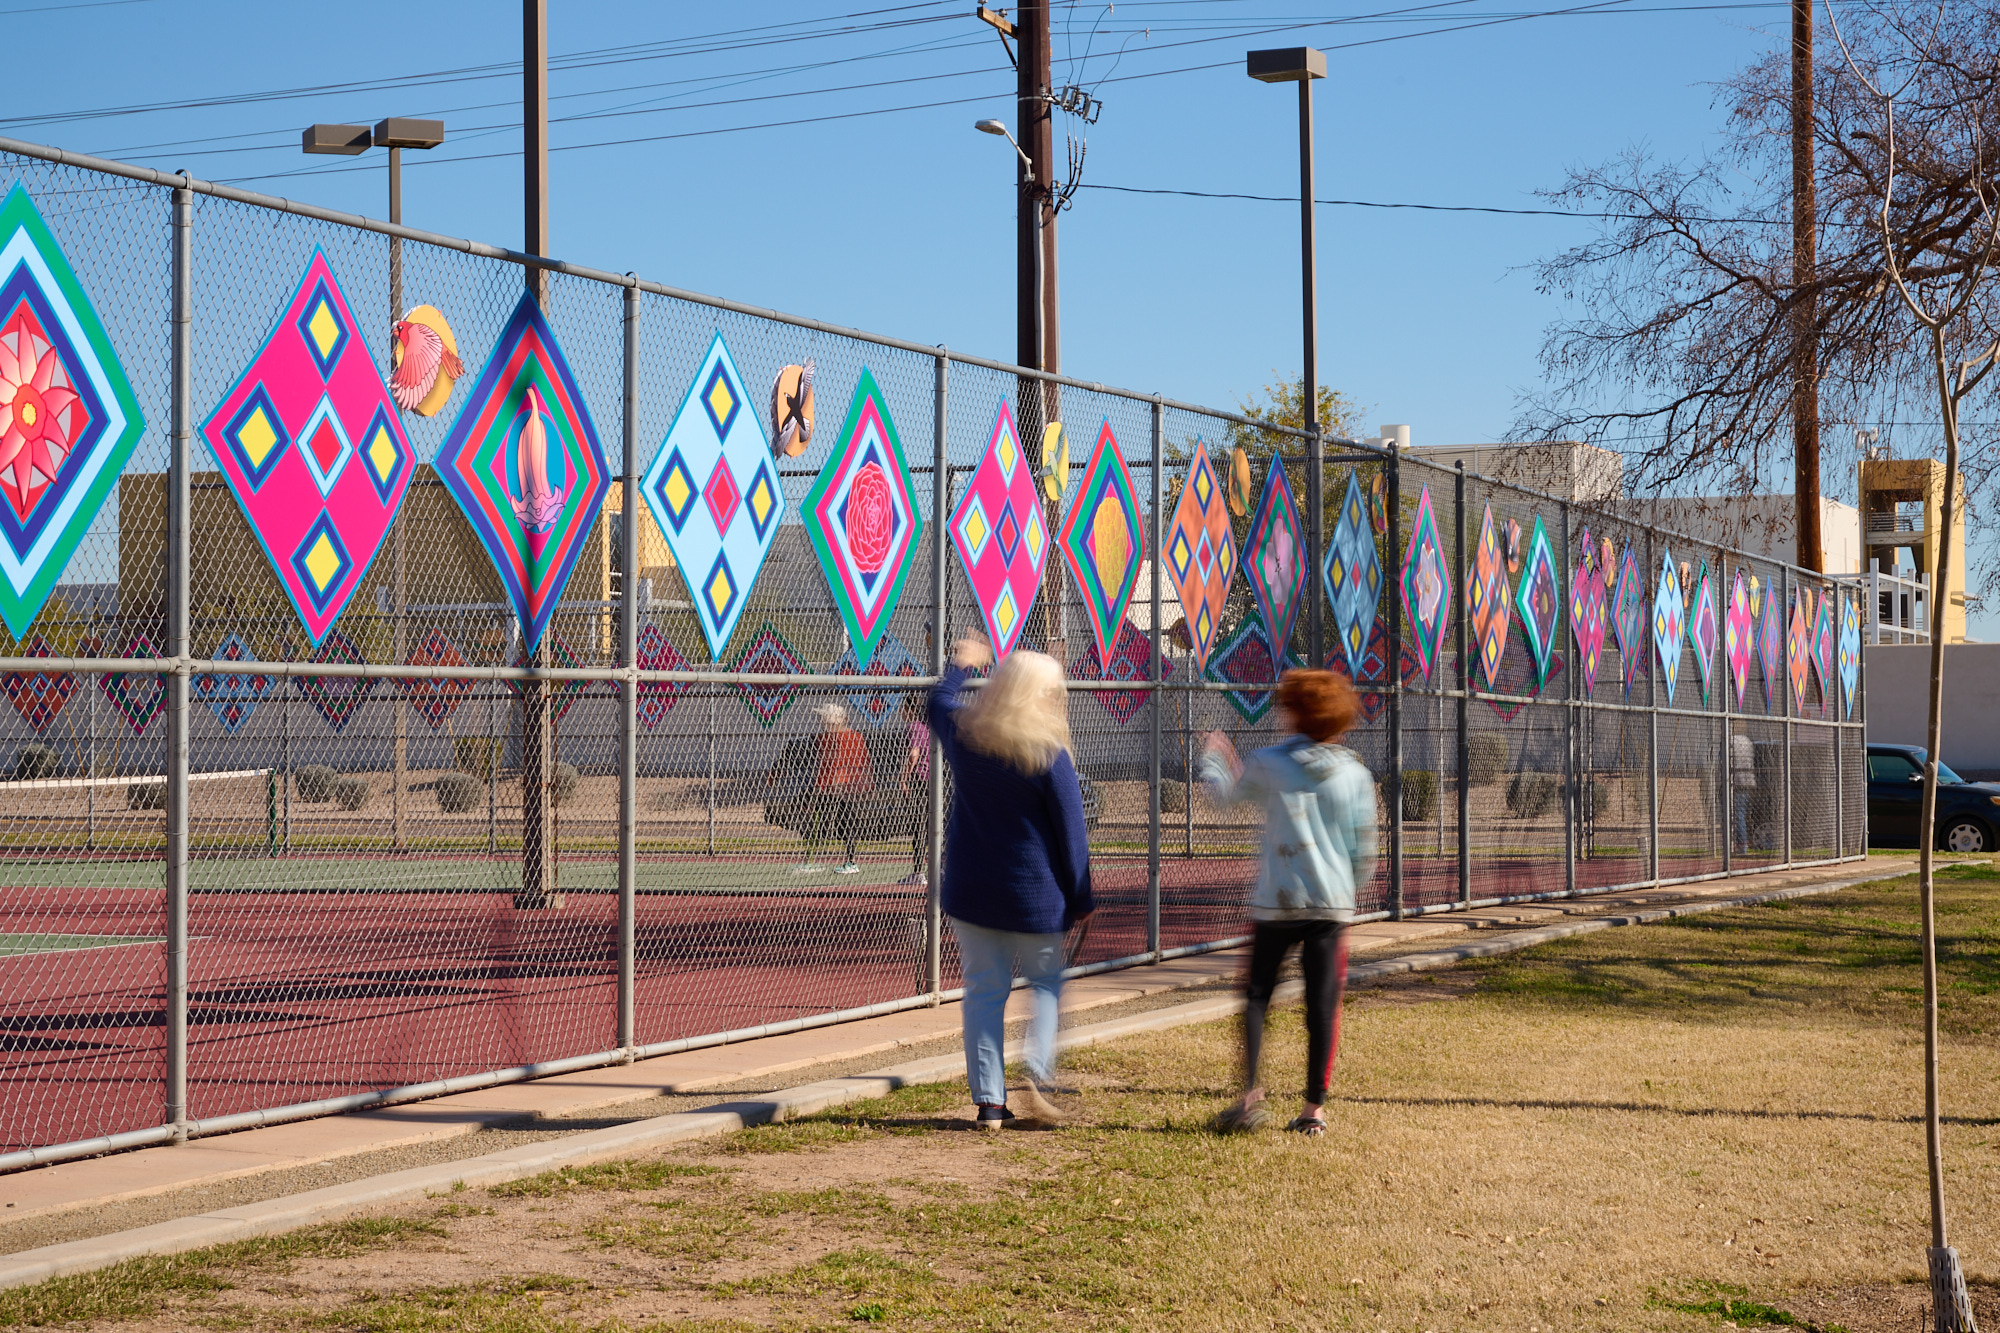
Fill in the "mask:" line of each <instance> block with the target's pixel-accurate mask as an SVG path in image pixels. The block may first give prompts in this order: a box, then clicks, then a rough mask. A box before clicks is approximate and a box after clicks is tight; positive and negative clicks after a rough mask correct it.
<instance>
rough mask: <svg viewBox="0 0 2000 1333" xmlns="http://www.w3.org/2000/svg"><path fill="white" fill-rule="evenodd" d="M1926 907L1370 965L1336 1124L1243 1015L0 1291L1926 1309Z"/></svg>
mask: <svg viewBox="0 0 2000 1333" xmlns="http://www.w3.org/2000/svg"><path fill="white" fill-rule="evenodd" d="M1996 889H2000V876H1996V875H1995V874H1994V873H1993V872H1992V871H1989V870H1983V869H1956V870H1951V871H1948V872H1946V873H1945V874H1944V875H1943V876H1942V877H1941V888H1940V929H1941V934H1942V941H1943V963H1942V965H1943V973H1944V978H1945V984H1946V991H1945V997H1946V1006H1947V1008H1946V1018H1945V1030H1946V1042H1945V1048H1944V1068H1945V1090H1946V1091H1945V1097H1946V1110H1947V1113H1948V1115H1949V1116H1950V1123H1949V1124H1948V1125H1947V1127H1946V1131H1945V1152H1946V1160H1947V1165H1948V1169H1949V1180H1948V1185H1947V1189H1948V1196H1949V1198H1950V1200H1951V1203H1952V1206H1953V1209H1954V1212H1953V1218H1952V1220H1953V1227H1954V1230H1953V1241H1954V1243H1955V1244H1957V1245H1958V1247H1959V1248H1960V1251H1961V1253H1962V1254H1963V1256H1964V1259H1965V1263H1966V1266H1967V1269H1968V1272H1969V1275H1970V1276H1971V1277H1972V1278H1973V1279H1974V1281H1975V1282H1976V1283H1981V1284H1987V1283H1988V1282H1989V1280H1990V1278H1991V1277H1992V1276H1995V1275H2000V1222H1996V1221H1995V1218H1996V1216H2000V1051H1996V1049H1995V1047H1996V1043H1995V1040H1994V1038H1995V1035H1996V1033H2000V895H1996V892H1995V890H1996ZM1914 900H1915V891H1914V882H1913V881H1910V880H1902V881H1895V882H1892V883H1888V884H1882V885H1872V886H1865V887H1862V888H1859V889H1852V890H1848V891H1845V892H1842V893H1840V894H1836V895H1829V896H1826V897H1816V898H1806V899H1796V900H1790V901H1787V902H1782V903H1774V904H1769V905H1766V906H1762V907H1757V908H1750V909H1742V910H1737V911H1731V912H1718V913H1712V914H1709V915H1704V916H1697V917H1692V918H1688V919H1685V920H1681V921H1676V922H1672V923H1665V924H1661V925H1656V926H1648V927H1641V928H1631V929H1620V930H1612V931H1602V932H1598V933H1596V934H1591V935H1585V936H1581V937H1578V938H1576V939H1574V940H1569V941H1564V942H1561V943H1558V944H1554V945H1548V946H1544V947H1541V948H1538V949H1535V950H1532V951H1529V952H1526V953H1522V954H1517V955H1513V956H1510V957H1507V958H1501V959H1495V960H1488V961H1484V962H1478V963H1470V964H1466V965H1463V966H1461V967H1459V968H1457V969H1454V970H1453V971H1451V972H1448V973H1436V974H1429V975H1424V976H1417V977H1411V978H1406V979H1404V980H1402V981H1399V982H1397V983H1395V984H1393V985H1389V986H1383V987H1374V988H1368V989H1365V990H1361V991H1358V992H1356V993H1355V994H1354V995H1353V996H1352V997H1351V999H1350V1004H1349V1009H1348V1013H1347V1026H1346V1032H1345V1037H1344V1046H1343V1049H1342V1053H1341V1064H1340V1069H1339V1072H1338V1074H1337V1076H1336V1080H1335V1094H1334V1099H1333V1101H1332V1102H1331V1104H1330V1105H1329V1107H1328V1115H1329V1119H1330V1120H1331V1121H1332V1122H1333V1125H1334V1132H1333V1133H1331V1134H1330V1135H1329V1136H1328V1137H1326V1138H1324V1139H1322V1140H1319V1141H1317V1142H1310V1141H1305V1140H1300V1139H1297V1138H1295V1137H1293V1136H1289V1135H1285V1134H1282V1133H1278V1132H1270V1133H1265V1134H1261V1135H1256V1136H1251V1137H1243V1138H1218V1137H1216V1136H1215V1135H1213V1134H1211V1133H1209V1132H1208V1130H1207V1129H1206V1125H1207V1122H1208V1119H1209V1117H1210V1116H1212V1115H1213V1114H1214V1112H1215V1111H1216V1110H1218V1109H1219V1108H1220V1107H1221V1106H1222V1105H1223V1104H1224V1102H1225V1099H1226V1096H1227V1093H1228V1090H1229V1085H1230V1083H1231V1081H1232V1078H1233V1065H1234V1058H1235V1051H1236V1037H1235V1028H1234V1025H1233V1024H1232V1023H1217V1024H1210V1025H1205V1026H1200V1027H1190V1028H1183V1029H1178V1030H1174V1031H1169V1032H1162V1033H1157V1034H1150V1035H1146V1036H1141V1037H1135V1038H1131V1039H1128V1040H1125V1041H1121V1042H1119V1043H1116V1044H1113V1045H1111V1046H1107V1047H1101V1048H1093V1049H1090V1050H1087V1051H1083V1052H1079V1053H1078V1054H1077V1055H1076V1056H1075V1057H1074V1058H1073V1059H1071V1060H1070V1061H1069V1063H1068V1065H1067V1067H1066V1073H1065V1076H1064V1077H1065V1078H1066V1079H1068V1080H1069V1081H1071V1082H1073V1083H1074V1084H1075V1085H1076V1091H1075V1093H1074V1094H1073V1095H1072V1096H1071V1097H1070V1098H1069V1101H1070V1102H1071V1104H1072V1105H1073V1106H1074V1107H1075V1108H1076V1110H1077V1113H1078V1114H1077V1121H1078V1123H1076V1124H1074V1125H1072V1126H1071V1127H1070V1128H1068V1129H1065V1130H1063V1131H1061V1132H1058V1133H1040V1134H1036V1133H1008V1134H1004V1135H982V1134H977V1133H974V1132H971V1131H970V1130H967V1129H964V1128H962V1123H963V1122H962V1121H961V1120H960V1117H961V1116H962V1115H964V1114H965V1112H966V1108H965V1107H964V1095H965V1094H964V1089H963V1085H962V1084H961V1085H956V1086H952V1085H944V1086H938V1087H930V1088H917V1089H910V1090H908V1091H906V1092H904V1093H901V1094H899V1095H897V1096H895V1097H891V1098H888V1099H885V1100H883V1101H880V1102H874V1103H869V1104H867V1105H865V1106H857V1107H850V1108H848V1109H846V1110H845V1111H844V1112H842V1113H839V1114H833V1115H826V1116H820V1117H815V1118H812V1119H809V1120H803V1121H798V1122H794V1123H791V1124H787V1125H779V1126H772V1127H767V1128H763V1129H756V1130H749V1131H745V1132H744V1133H742V1134H738V1135H735V1136H732V1137H730V1138H728V1139H722V1140H713V1141H708V1142H705V1143H702V1144H699V1145H695V1146H692V1147H688V1148H684V1149H679V1150H676V1151H673V1152H669V1153H664V1154H661V1155H658V1156H655V1157H651V1158H647V1159H644V1160H642V1161H638V1162H629V1163H612V1164H608V1165H605V1166H598V1167H591V1168H584V1169H579V1170H572V1171H566V1172H562V1173H558V1174H555V1175H552V1176H544V1177H538V1178H536V1179H533V1180H528V1181H522V1182H518V1183H516V1184H514V1185H511V1186H507V1187H503V1188H499V1189H494V1190H491V1191H477V1190H469V1191H463V1192H460V1193H456V1194H453V1195H451V1196H449V1197H448V1198H442V1199H434V1200H432V1201H430V1202H428V1203H426V1204H424V1205H420V1206H412V1207H409V1208H406V1209H403V1210H401V1211H400V1214H399V1215H397V1216H393V1217H389V1218H385V1219H377V1220H371V1221H368V1222H357V1223H347V1224H343V1225H340V1226H334V1227H326V1228H319V1229H316V1230H313V1231H309V1232H304V1233H300V1234H299V1235H296V1236H291V1237H284V1238H279V1239H275V1240H271V1241H262V1242H254V1243H248V1244H244V1245H238V1246H229V1247H222V1248H220V1249H217V1250H213V1251H206V1252H203V1253H201V1254H197V1255H191V1256H181V1257H178V1258H174V1259H157V1260H143V1261H135V1262H133V1263H129V1264H125V1265H121V1266H120V1267H118V1268H115V1269H110V1270H106V1271H105V1272H102V1273H98V1274H91V1275H85V1276H81V1277H75V1278H67V1279H61V1280H58V1281H55V1282H51V1283H45V1284H43V1285H41V1286H39V1287H34V1288H25V1289H21V1290H17V1291H11V1292H0V1324H17V1325H18V1324H44V1323H60V1322H90V1323H94V1324H96V1325H98V1326H101V1327H118V1326H121V1325H122V1326H126V1327H129V1328H131V1329H132V1330H133V1331H134V1333H138V1331H139V1330H141V1329H143V1330H146V1331H147V1333H150V1331H151V1330H154V1329H167V1328H189V1327H202V1328H231V1329H250V1330H281V1329H282V1330H291V1329H335V1328H338V1329H343V1330H347V1329H352V1330H365V1331H367V1333H375V1331H377V1330H380V1331H381V1333H403V1331H405V1330H409V1331H413V1333H414V1331H417V1330H423V1331H428V1330H433V1329H436V1330H443V1329H453V1330H473V1331H474V1333H516V1331H517V1330H519V1331H523V1333H528V1331H540V1330H571V1329H576V1330H584V1329H607V1330H608V1329H619V1328H630V1329H641V1328H649V1327H658V1328H676V1329H697V1330H706V1329H736V1328H784V1329H830V1328H849V1327H854V1326H856V1325H868V1324H880V1325H883V1326H886V1327H897V1328H937V1329H1015V1328H1036V1327H1050V1328H1057V1327H1061V1328H1069V1327H1086V1328H1093V1329H1107V1330H1110V1329H1125V1328H1130V1329H1172V1330H1206V1329H1246V1330H1247V1329H1322V1328H1333V1329H1354V1330H1369V1331H1373V1330H1384V1331H1386V1330H1397V1331H1399V1333H1424V1331H1425V1330H1431V1331H1432V1333H1445V1331H1446V1330H1474V1329H1476V1330H1499V1329H1507V1330H1516V1331H1522V1330H1525V1331H1527V1333H1537V1331H1538V1330H1558V1329H1560V1330H1570V1329H1588V1330H1626V1329H1631V1330H1684V1329H1687V1330H1692V1329H1701V1330H1708V1329H1720V1328H1725V1327H1731V1326H1735V1327H1743V1328H1749V1327H1762V1326H1785V1327H1796V1328H1817V1329H1822V1330H1828V1331H1829V1333H1830V1330H1833V1329H1835V1328H1843V1327H1844V1328H1846V1329H1849V1330H1852V1333H1866V1331H1867V1330H1873V1329H1877V1328H1879V1329H1883V1330H1887V1329H1891V1328H1894V1329H1896V1330H1899V1331H1900V1330H1915V1329H1916V1328H1917V1326H1918V1324H1917V1317H1916V1314H1915V1309H1916V1307H1917V1305H1918V1304H1920V1303H1921V1300H1922V1296H1921V1289H1920V1288H1919V1287H1918V1286H1917V1285H1914V1284H1916V1283H1917V1282H1918V1281H1919V1279H1920V1277H1921V1273H1922V1262H1923V1254H1924V1246H1925V1244H1926V1243H1927V1233H1926V1222H1925V1207H1926V1204H1925V1187H1924V1177H1923V1167H1922V1162H1923V1157H1922V1131H1921V1127H1920V1125H1919V1124H1918V1123H1916V1121H1915V1119H1914V1116H1915V1115H1916V1113H1917V1111H1918V1110H1919V1108H1920V1104H1921V1100H1920V1099H1921V1087H1922V1083H1921V1060H1920V1052H1921V1042H1920V1039H1919V1036H1918V1032H1917V1028H1916V1013H1917V1004H1918V999H1919V994H1920V992H1919V985H1920V980H1919V974H1918V967H1917V950H1916V942H1915V940H1916V931H1915V912H1914ZM1275 1022H1276V1032H1275V1039H1274V1041H1273V1042H1272V1044H1271V1047H1270V1056H1269V1058H1270V1060H1271V1062H1272V1063H1271V1066H1270V1069H1269V1073H1270V1075H1271V1083H1272V1086H1273V1088H1274V1090H1276V1089H1289V1088H1295V1087H1296V1086H1297V1085H1298V1083H1299V1081H1300V1075H1299V1071H1300V1067H1301V1065H1302V1062H1303V1043H1302V1040H1301V1033H1300V1030H1299V1025H1298V1022H1297V1017H1296V1014H1295V1012H1290V1011H1287V1012H1283V1013H1280V1014H1279V1015H1277V1016H1276V1020H1275ZM1295 1098H1296V1093H1288V1094H1286V1095H1285V1096H1284V1097H1283V1098H1280V1101H1279V1105H1280V1108H1281V1109H1285V1110H1286V1113H1287V1115H1289V1113H1290V1112H1289V1106H1290V1104H1291V1103H1292V1102H1293V1101H1294V1100H1295ZM1992 1294H1993V1292H1992V1289H1991V1287H1990V1286H1986V1285H1983V1286H1982V1288H1981V1291H1980V1295H1979V1300H1980V1302H1981V1305H1982V1309H1981V1315H1982V1317H1983V1318H1984V1319H1986V1320H1987V1321H1988V1322H1992V1321H1993V1319H1994V1315H1995V1314H2000V1311H1994V1312H1991V1313H1989V1311H1988V1310H1987V1309H1986V1308H1984V1307H1985V1305H1986V1302H1987V1299H1988V1298H1989V1297H1990V1296H1991V1295H1992Z"/></svg>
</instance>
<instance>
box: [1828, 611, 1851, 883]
mask: <svg viewBox="0 0 2000 1333" xmlns="http://www.w3.org/2000/svg"><path fill="white" fill-rule="evenodd" d="M1831 591H1832V593H1833V612H1834V614H1833V637H1834V642H1835V643H1836V644H1838V643H1839V642H1840V626H1841V624H1842V616H1843V614H1844V613H1845V608H1844V607H1843V606H1842V605H1841V602H1842V594H1841V591H1840V585H1839V584H1838V583H1836V584H1834V585H1833V587H1832V589H1831ZM1835 651H1836V656H1835V659H1834V660H1835V662H1836V663H1838V661H1839V657H1838V649H1836V650H1835ZM1832 693H1833V859H1834V860H1836V861H1838V860H1840V858H1842V857H1843V856H1846V855H1847V790H1846V788H1847V784H1846V783H1845V782H1843V781H1842V780H1841V779H1842V776H1843V775H1842V771H1841V770H1842V767H1843V759H1844V755H1843V751H1845V750H1846V749H1847V733H1846V730H1845V729H1844V728H1843V727H1842V726H1841V713H1840V704H1841V698H1840V670H1839V667H1838V666H1837V665H1836V667H1835V668H1834V686H1833V691H1832Z"/></svg>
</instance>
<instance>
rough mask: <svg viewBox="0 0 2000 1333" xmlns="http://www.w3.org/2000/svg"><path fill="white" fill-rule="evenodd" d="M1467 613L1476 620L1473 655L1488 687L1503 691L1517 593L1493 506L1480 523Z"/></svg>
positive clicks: (1466, 604)
mask: <svg viewBox="0 0 2000 1333" xmlns="http://www.w3.org/2000/svg"><path fill="white" fill-rule="evenodd" d="M1465 608H1466V614H1467V615H1469V616H1471V617H1472V645H1473V654H1474V657H1475V659H1476V660H1477V661H1478V663H1479V669H1480V671H1481V672H1482V673H1484V674H1485V677H1486V688H1487V689H1489V690H1497V689H1499V688H1500V662H1501V659H1502V658H1504V657H1506V655H1507V630H1508V628H1509V626H1511V625H1512V624H1513V620H1514V590H1513V587H1512V586H1511V585H1510V584H1509V583H1508V582H1507V559H1506V556H1505V555H1504V554H1503V553H1502V552H1501V549H1500V529H1499V528H1498V527H1497V526H1496V525H1495V524H1494V522H1493V506H1492V505H1488V506H1486V512H1485V515H1484V516H1483V517H1482V518H1481V519H1480V520H1479V540H1478V544H1477V545H1475V546H1474V547H1473V553H1472V573H1471V575H1470V577H1469V578H1468V579H1467V581H1466V585H1465Z"/></svg>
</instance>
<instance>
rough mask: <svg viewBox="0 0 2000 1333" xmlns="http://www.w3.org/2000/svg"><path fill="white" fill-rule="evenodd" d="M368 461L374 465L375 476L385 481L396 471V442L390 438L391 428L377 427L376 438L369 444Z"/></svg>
mask: <svg viewBox="0 0 2000 1333" xmlns="http://www.w3.org/2000/svg"><path fill="white" fill-rule="evenodd" d="M368 461H369V462H370V463H371V464H373V465H374V468H375V475H376V476H378V477H380V478H381V479H382V480H383V481H387V480H389V478H390V477H391V476H392V475H393V474H394V473H395V471H396V442H395V441H394V440H392V439H390V438H389V428H388V427H386V426H377V427H376V428H375V438H374V439H372V440H370V441H369V442H368Z"/></svg>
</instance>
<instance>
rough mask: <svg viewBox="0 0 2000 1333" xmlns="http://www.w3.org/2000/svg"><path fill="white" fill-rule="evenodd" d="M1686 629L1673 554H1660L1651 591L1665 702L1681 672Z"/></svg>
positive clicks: (1654, 639) (1654, 633) (1654, 630)
mask: <svg viewBox="0 0 2000 1333" xmlns="http://www.w3.org/2000/svg"><path fill="white" fill-rule="evenodd" d="M1686 631H1687V608H1686V604H1685V602H1684V600H1683V599H1682V597H1681V576H1680V573H1679V572H1678V571H1677V570H1676V569H1675V568H1674V553H1673V552H1672V551H1664V552H1662V553H1661V556H1660V586H1659V588H1658V589H1657V590H1656V591H1655V592H1654V593H1653V647H1654V649H1655V650H1656V651H1657V652H1658V653H1659V655H1660V675H1661V678H1662V679H1663V680H1664V681H1665V683H1666V687H1667V702H1668V703H1672V702H1673V701H1674V686H1675V685H1676V684H1677V683H1679V681H1680V675H1681V651H1682V639H1683V636H1684V634H1685V633H1686Z"/></svg>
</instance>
